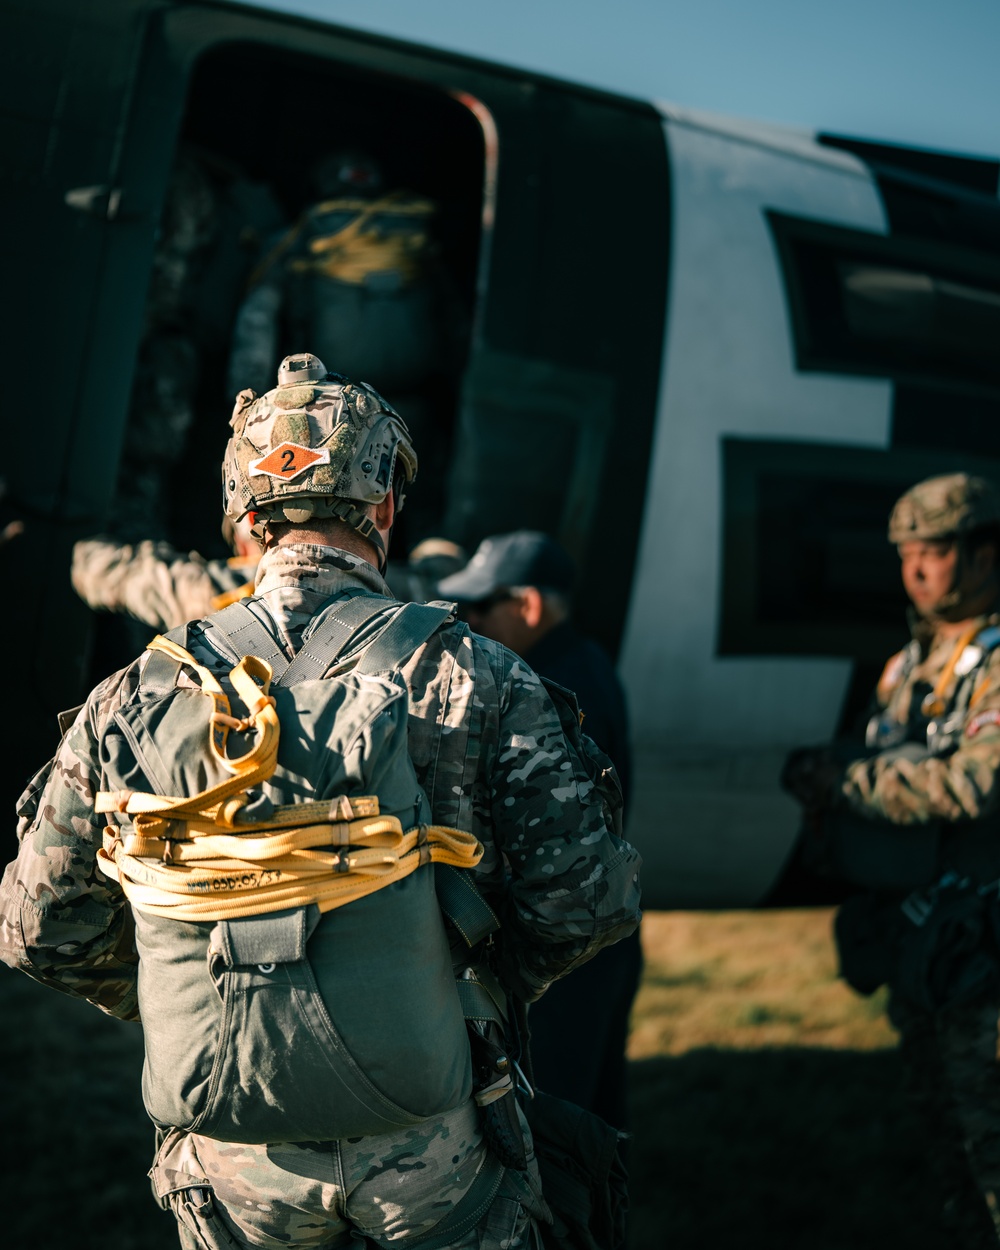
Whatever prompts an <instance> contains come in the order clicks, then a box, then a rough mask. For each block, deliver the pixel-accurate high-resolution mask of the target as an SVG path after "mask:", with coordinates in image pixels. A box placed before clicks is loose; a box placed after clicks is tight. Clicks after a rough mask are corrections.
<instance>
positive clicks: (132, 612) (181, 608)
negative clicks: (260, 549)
mask: <svg viewBox="0 0 1000 1250" xmlns="http://www.w3.org/2000/svg"><path fill="white" fill-rule="evenodd" d="M256 568H257V561H256V560H252V559H250V560H246V559H240V558H238V557H234V558H233V559H231V560H206V559H205V558H204V557H203V556H200V555H199V554H198V553H197V552H196V551H190V552H180V551H177V550H176V549H175V548H174V547H171V546H170V544H169V543H164V542H142V543H138V544H136V545H135V546H131V545H130V544H127V543H124V544H119V543H114V542H110V541H108V540H107V539H103V538H88V539H85V540H83V541H82V542H78V543H77V544H76V545H75V547H74V548H73V568H72V579H73V588H74V590H75V591H76V593H77V594H78V595H79V596H80V598H81V599H83V601H84V602H85V603H87V604H89V606H90V607H92V608H96V609H103V610H105V611H108V612H124V613H126V614H127V615H128V616H132V617H134V618H135V619H136V620H138V621H143V622H144V623H145V624H147V625H151V626H152V627H153V628H154V629H172V628H173V627H174V626H175V625H182V624H183V623H184V622H185V621H192V620H196V619H198V618H199V617H202V616H207V615H208V614H209V612H212V611H213V610H215V609H216V608H219V607H222V606H223V605H224V603H225V602H228V601H230V600H231V599H233V598H238V597H239V594H240V591H241V588H242V587H244V586H246V585H247V583H248V582H249V583H252V582H253V578H254V573H255V571H256Z"/></svg>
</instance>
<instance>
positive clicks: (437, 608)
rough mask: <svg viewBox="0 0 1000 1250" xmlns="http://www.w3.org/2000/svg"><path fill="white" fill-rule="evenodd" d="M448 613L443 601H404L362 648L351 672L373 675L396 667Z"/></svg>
mask: <svg viewBox="0 0 1000 1250" xmlns="http://www.w3.org/2000/svg"><path fill="white" fill-rule="evenodd" d="M451 615H452V612H451V608H450V607H449V606H447V605H445V604H433V603H404V604H403V606H402V607H401V608H400V609H399V611H398V612H397V613H396V614H395V616H393V618H392V620H391V621H390V622H389V623H388V625H386V627H385V628H384V629H383V630H382V631H381V632H380V633H379V634H378V636H377V637H376V638H374V639H373V640H372V642H371V643H370V644H369V646H368V647H367V648H366V649H365V651H364V652H363V654H362V656H361V658H360V659H359V660H358V663H357V665H356V666H355V672H358V673H364V674H366V675H367V676H369V677H374V676H375V675H376V674H377V673H387V672H392V671H394V670H395V669H398V668H400V667H401V666H402V665H403V664H404V663H405V662H406V661H407V660H408V659H409V658H410V656H411V655H412V654H413V653H414V651H416V649H417V648H418V647H420V646H422V645H423V644H424V643H425V642H426V641H427V639H428V638H430V636H431V635H432V634H434V633H436V631H437V630H439V629H440V628H441V626H442V625H443V624H444V623H445V621H447V620H449V619H450V617H451Z"/></svg>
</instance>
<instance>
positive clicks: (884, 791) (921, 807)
mask: <svg viewBox="0 0 1000 1250" xmlns="http://www.w3.org/2000/svg"><path fill="white" fill-rule="evenodd" d="M888 537H889V541H890V542H891V543H893V544H894V545H895V546H896V549H897V551H898V553H899V558H900V568H901V574H902V581H903V587H904V589H905V591H906V594H907V596H908V598H909V599H910V602H911V605H912V608H911V622H910V623H911V630H912V639H911V641H910V642H909V644H908V645H907V646H906V647H904V648H903V650H902V651H900V652H898V653H897V654H896V655H894V656H892V657H891V658H890V659H889V661H888V662H887V664H886V665H885V668H884V670H883V672H882V676H881V678H880V679H879V682H878V685H877V687H876V689H875V692H874V695H873V699H872V706H871V709H870V714H869V717H868V720H867V724H866V727H865V733H864V742H863V743H862V742H857V741H853V742H846V743H837V744H834V745H833V746H831V747H825V748H808V749H805V750H800V751H797V752H794V753H793V754H792V755H791V756H790V757H789V760H788V762H787V763H786V766H785V770H784V773H783V777H782V780H783V784H784V786H785V788H786V789H787V790H789V791H790V793H791V794H792V795H794V797H796V798H797V799H798V800H799V801H800V802H801V804H802V806H803V808H804V827H805V830H804V844H803V845H804V851H805V855H806V857H807V859H811V860H812V864H813V866H820V867H821V868H822V869H823V870H825V871H826V872H827V873H829V874H831V875H833V876H836V877H838V878H840V879H841V880H847V881H849V882H850V883H851V884H852V885H853V887H854V888H855V889H856V890H857V889H860V890H861V891H862V892H861V893H858V894H855V895H853V896H852V897H850V898H848V900H847V902H846V903H844V905H843V906H842V907H841V908H840V911H839V912H838V916H837V923H836V938H837V944H838V951H839V955H840V962H841V971H842V974H843V975H844V976H845V978H846V979H847V980H848V982H849V983H850V984H851V985H852V986H854V988H855V989H858V990H859V991H860V992H862V993H871V992H873V991H874V990H875V989H876V988H877V987H878V986H879V985H881V984H884V983H887V984H888V985H889V987H890V1018H891V1019H892V1020H893V1023H894V1024H895V1025H896V1026H897V1027H898V1028H899V1029H900V1031H901V1034H902V1051H903V1055H904V1059H906V1060H907V1061H908V1062H909V1063H910V1064H911V1065H912V1066H913V1067H914V1069H915V1071H914V1078H915V1079H914V1081H913V1086H914V1088H915V1089H917V1090H919V1091H921V1097H922V1099H923V1102H922V1105H921V1107H920V1110H921V1111H922V1113H923V1115H924V1117H925V1119H926V1121H927V1124H928V1129H929V1132H931V1133H932V1134H933V1136H934V1145H933V1149H934V1150H935V1154H936V1160H937V1164H938V1167H937V1170H938V1173H939V1175H941V1176H943V1178H944V1179H945V1185H946V1188H947V1189H948V1190H949V1191H950V1192H949V1194H948V1199H949V1201H948V1209H949V1210H950V1211H951V1212H952V1215H953V1217H954V1222H956V1228H955V1230H954V1231H955V1235H956V1242H957V1243H958V1244H965V1243H966V1242H968V1244H970V1245H977V1246H978V1245H982V1244H996V1242H997V1240H998V1239H1000V1205H998V1203H1000V1070H998V1068H997V1032H998V1029H997V1022H998V1013H1000V963H998V960H997V958H996V956H995V953H994V952H995V939H993V938H992V937H991V936H990V932H991V929H992V925H993V924H994V923H995V920H996V919H997V918H1000V911H998V912H996V915H992V914H991V908H992V910H993V911H996V904H995V901H994V903H992V904H990V903H989V902H988V901H987V900H988V897H992V899H993V900H995V899H996V894H997V891H996V886H995V883H996V882H997V879H998V878H1000V492H998V491H997V488H996V487H995V486H994V485H993V484H992V483H991V482H989V481H987V480H985V479H984V478H981V477H975V476H970V475H969V474H966V473H952V474H947V475H944V476H940V477H933V478H930V479H928V480H927V481H923V482H919V483H918V484H917V485H915V486H913V487H911V489H910V490H908V491H906V493H905V494H904V495H903V496H902V497H901V498H900V499H899V501H898V502H897V503H896V505H895V507H894V508H893V510H892V514H891V516H890V519H889V528H888ZM983 887H988V889H986V890H984V888H983ZM966 1161H967V1162H968V1165H971V1172H972V1181H973V1182H974V1184H970V1180H969V1175H968V1171H967V1167H966ZM977 1188H978V1191H979V1193H980V1194H981V1195H982V1197H983V1198H984V1199H985V1201H984V1202H983V1203H979V1202H978V1201H974V1202H972V1203H970V1202H969V1201H968V1200H967V1195H968V1193H970V1192H971V1193H972V1194H975V1192H976V1189H977ZM963 1190H964V1191H965V1194H966V1197H965V1198H964V1199H963V1197H962V1192H963ZM984 1238H985V1240H984Z"/></svg>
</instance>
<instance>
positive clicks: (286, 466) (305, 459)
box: [247, 443, 330, 482]
mask: <svg viewBox="0 0 1000 1250" xmlns="http://www.w3.org/2000/svg"><path fill="white" fill-rule="evenodd" d="M329 463H330V449H329V447H324V448H323V449H322V450H321V451H316V450H315V449H314V448H312V447H303V446H302V445H301V444H300V443H282V444H281V446H280V447H275V448H274V450H273V451H269V452H268V453H267V455H266V456H261V458H260V459H259V460H251V461H250V464H249V465H248V466H247V467H248V468H249V470H250V472H251V473H266V474H268V476H269V477H280V478H281V480H282V481H283V482H290V481H291V480H292V478H293V477H298V476H299V474H300V473H305V471H306V469H311V468H312V467H313V465H314V464H329Z"/></svg>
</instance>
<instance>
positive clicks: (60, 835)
mask: <svg viewBox="0 0 1000 1250" xmlns="http://www.w3.org/2000/svg"><path fill="white" fill-rule="evenodd" d="M278 381H279V384H278V386H277V387H276V388H275V389H273V390H271V391H269V392H268V393H267V394H265V395H263V396H261V397H260V398H258V397H257V396H255V395H254V394H253V392H252V391H244V392H242V393H241V394H240V395H239V397H238V399H237V403H236V407H235V410H234V413H233V418H232V427H233V433H232V437H231V439H230V442H229V446H228V449H227V452H226V458H225V464H224V472H223V486H224V499H225V506H226V510H227V512H228V514H229V516H230V518H231V519H232V520H234V521H238V520H239V519H240V518H241V517H243V516H244V515H249V517H250V519H251V525H252V529H253V532H254V534H255V536H256V537H257V539H258V540H259V541H260V543H261V544H262V546H263V549H264V550H263V555H262V558H261V561H260V565H259V568H258V571H257V581H256V593H255V595H254V596H252V597H251V598H249V599H246V600H243V601H241V602H239V603H236V604H233V605H230V606H229V607H227V608H225V609H223V610H222V611H221V612H218V613H215V614H213V615H211V616H209V617H207V618H205V619H203V620H200V621H194V622H190V623H188V624H187V625H185V626H182V627H181V628H179V629H177V630H174V631H171V633H170V634H168V635H166V636H165V637H161V638H158V639H155V640H154V642H153V643H151V644H150V647H149V649H148V650H147V651H146V653H145V654H144V655H143V656H141V657H140V658H139V659H138V660H136V661H135V662H134V663H132V664H130V665H129V666H128V667H127V668H125V669H123V670H121V671H120V672H118V673H115V674H114V675H113V676H111V677H109V678H108V679H107V680H106V681H104V682H102V683H101V684H100V685H99V686H98V687H97V688H96V689H95V690H94V691H93V692H92V693H91V695H90V696H89V698H88V699H87V701H86V703H85V704H84V706H83V707H82V708H81V709H80V711H79V713H78V714H77V716H76V719H75V721H74V722H73V724H72V726H71V727H70V728H69V729H68V730H67V732H66V734H65V735H64V737H63V739H62V741H61V742H60V744H59V748H58V751H57V753H56V756H55V759H54V760H53V761H51V762H50V763H49V764H48V765H46V766H45V767H44V768H43V769H41V771H40V772H39V773H38V774H37V776H36V777H35V778H34V779H33V780H32V781H31V782H30V783H29V786H28V788H27V790H26V791H25V793H24V795H23V796H22V798H21V800H20V803H19V807H18V813H19V821H20V823H19V830H18V832H19V837H20V848H19V852H18V856H17V858H16V860H15V861H14V862H13V863H12V864H11V865H9V867H8V869H7V871H6V874H5V876H4V881H3V890H2V894H0V956H2V958H3V960H4V961H5V962H6V963H8V964H10V965H11V966H13V967H19V968H21V969H23V970H24V971H25V972H27V973H28V974H29V975H31V976H32V977H34V978H35V979H37V980H39V981H41V982H43V983H45V984H49V985H52V986H54V987H55V988H57V989H60V990H63V991H64V992H67V993H70V994H73V995H76V996H78V997H82V998H85V999H88V1000H89V1001H90V1002H92V1003H94V1004H95V1005H97V1006H98V1007H100V1008H101V1009H102V1010H104V1011H106V1012H108V1013H109V1014H111V1015H113V1016H117V1017H118V1018H120V1019H123V1020H140V1019H141V1022H142V1027H143V1032H144V1040H145V1047H146V1063H145V1070H144V1078H143V1096H144V1100H145V1103H146V1107H147V1110H148V1111H149V1113H150V1115H151V1117H152V1118H153V1120H154V1122H155V1123H156V1124H157V1126H158V1149H157V1154H156V1158H155V1160H154V1163H153V1167H152V1171H151V1174H150V1175H151V1177H152V1181H153V1187H154V1191H155V1193H156V1195H157V1197H158V1199H159V1201H160V1203H161V1205H162V1206H163V1207H165V1208H167V1209H170V1210H172V1211H173V1213H174V1215H175V1216H176V1219H177V1222H178V1227H179V1233H180V1238H181V1242H182V1245H183V1246H185V1247H189V1248H193V1247H200V1248H201V1250H204V1248H205V1247H211V1248H212V1250H216V1248H218V1247H223V1246H227V1247H231V1246H234V1245H235V1246H246V1247H249V1246H254V1247H274V1248H275V1250H277V1248H278V1247H297V1246H301V1247H306V1246H310V1247H312V1246H325V1247H340V1246H343V1247H345V1248H346V1247H347V1246H349V1245H355V1244H358V1243H361V1244H365V1245H373V1246H378V1247H386V1248H388V1247H400V1248H401V1250H435V1248H438V1250H444V1247H454V1248H456V1250H474V1248H475V1250H481V1248H487V1247H489V1248H496V1250H500V1248H501V1247H504V1248H505V1250H520V1248H521V1247H529V1246H537V1244H538V1236H539V1225H540V1224H544V1223H545V1222H546V1221H547V1220H548V1218H549V1214H548V1208H547V1206H546V1203H545V1200H544V1198H543V1197H542V1195H541V1191H540V1184H539V1173H538V1168H537V1164H536V1159H535V1154H534V1151H533V1148H532V1139H531V1134H530V1132H529V1131H528V1129H527V1127H526V1124H525V1118H524V1115H523V1113H522V1111H521V1106H520V1101H519V1097H518V1095H517V1086H518V1085H520V1084H521V1083H522V1077H521V1074H520V1072H519V1065H518V1063H517V1060H518V1057H519V1050H518V1036H517V1029H516V1027H515V1018H516V1013H515V1012H514V1011H513V1005H514V1003H515V1002H516V1001H517V1000H520V1001H532V1000H534V999H536V998H537V997H539V996H540V995H541V994H542V993H544V991H545V990H546V989H547V987H548V986H549V984H551V982H552V981H553V980H555V979H556V978H558V977H559V976H562V975H563V974H565V973H566V972H568V971H569V970H570V969H572V968H574V967H576V966H577V965H578V964H580V963H582V962H584V961H585V960H587V959H588V958H590V957H591V956H592V955H594V954H595V953H596V952H597V951H598V950H599V949H600V948H601V947H602V946H604V945H606V944H608V943H610V942H613V941H615V940H617V939H618V938H620V937H622V936H623V935H625V934H627V933H629V932H631V930H632V929H633V928H634V927H635V925H636V923H637V920H638V879H637V871H638V862H639V861H638V856H637V855H636V853H635V851H634V850H633V849H632V848H631V847H630V846H629V845H628V844H627V843H625V842H623V841H622V840H621V839H620V838H619V837H618V836H617V834H616V832H615V829H616V828H620V826H619V825H618V820H617V817H618V809H619V806H620V796H619V794H618V793H617V789H616V786H615V783H614V779H613V777H609V776H607V775H604V776H600V775H596V774H594V772H593V768H592V759H591V756H590V753H589V751H588V749H587V747H586V744H585V742H584V740H583V738H582V735H581V734H580V732H579V728H578V726H577V725H576V724H575V722H574V720H573V717H572V713H571V708H570V707H569V705H568V704H567V705H566V706H563V704H562V703H561V702H560V700H559V697H558V694H555V695H553V694H550V693H549V692H548V691H547V690H546V689H545V687H544V686H543V685H542V683H541V682H540V680H539V679H538V677H537V676H536V675H535V674H534V673H533V672H532V671H531V670H530V669H528V668H527V666H526V665H524V664H523V663H521V662H520V661H519V660H518V659H517V658H516V657H515V656H513V655H512V654H511V653H510V652H509V651H507V650H506V649H505V648H503V647H501V646H498V645H497V644H494V643H491V642H489V641H487V640H485V639H482V638H478V637H476V636H474V635H473V634H472V633H471V632H470V631H469V629H468V627H467V626H466V625H465V624H463V623H461V622H458V621H456V620H455V618H454V616H453V614H452V613H451V612H450V611H449V609H448V607H447V606H446V605H445V606H442V605H418V604H412V603H411V604H405V605H401V604H399V603H397V602H396V601H394V600H393V599H392V598H391V597H389V596H388V594H387V587H386V585H385V583H384V581H383V580H382V577H381V575H380V570H381V569H382V568H384V566H385V562H386V557H387V551H388V547H389V539H390V535H391V531H392V527H393V522H394V520H395V515H396V511H397V509H398V508H399V507H401V506H402V503H403V497H404V494H405V491H406V490H407V488H408V487H409V485H410V483H411V482H412V480H413V478H414V476H415V474H416V468H417V461H416V454H415V452H414V449H413V446H412V444H411V442H410V437H409V433H408V430H407V428H406V426H405V424H404V423H403V422H402V420H401V419H400V418H399V416H398V415H397V414H396V413H395V411H394V410H393V409H392V408H391V407H390V406H389V405H388V404H387V403H386V402H385V401H384V400H383V399H382V398H381V397H380V396H379V395H378V394H377V393H376V392H375V391H373V390H372V389H371V388H370V387H368V386H366V385H365V384H363V383H360V384H355V383H352V382H349V381H348V380H347V379H346V378H343V377H341V376H340V375H337V374H329V373H328V372H327V370H326V368H325V366H324V365H323V364H322V363H321V362H320V361H319V360H318V359H317V358H316V357H315V356H311V355H308V354H305V355H300V356H292V357H288V358H286V360H285V361H284V362H283V363H282V365H281V369H280V372H279V378H278ZM432 865H433V869H432V867H431V866H432Z"/></svg>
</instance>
